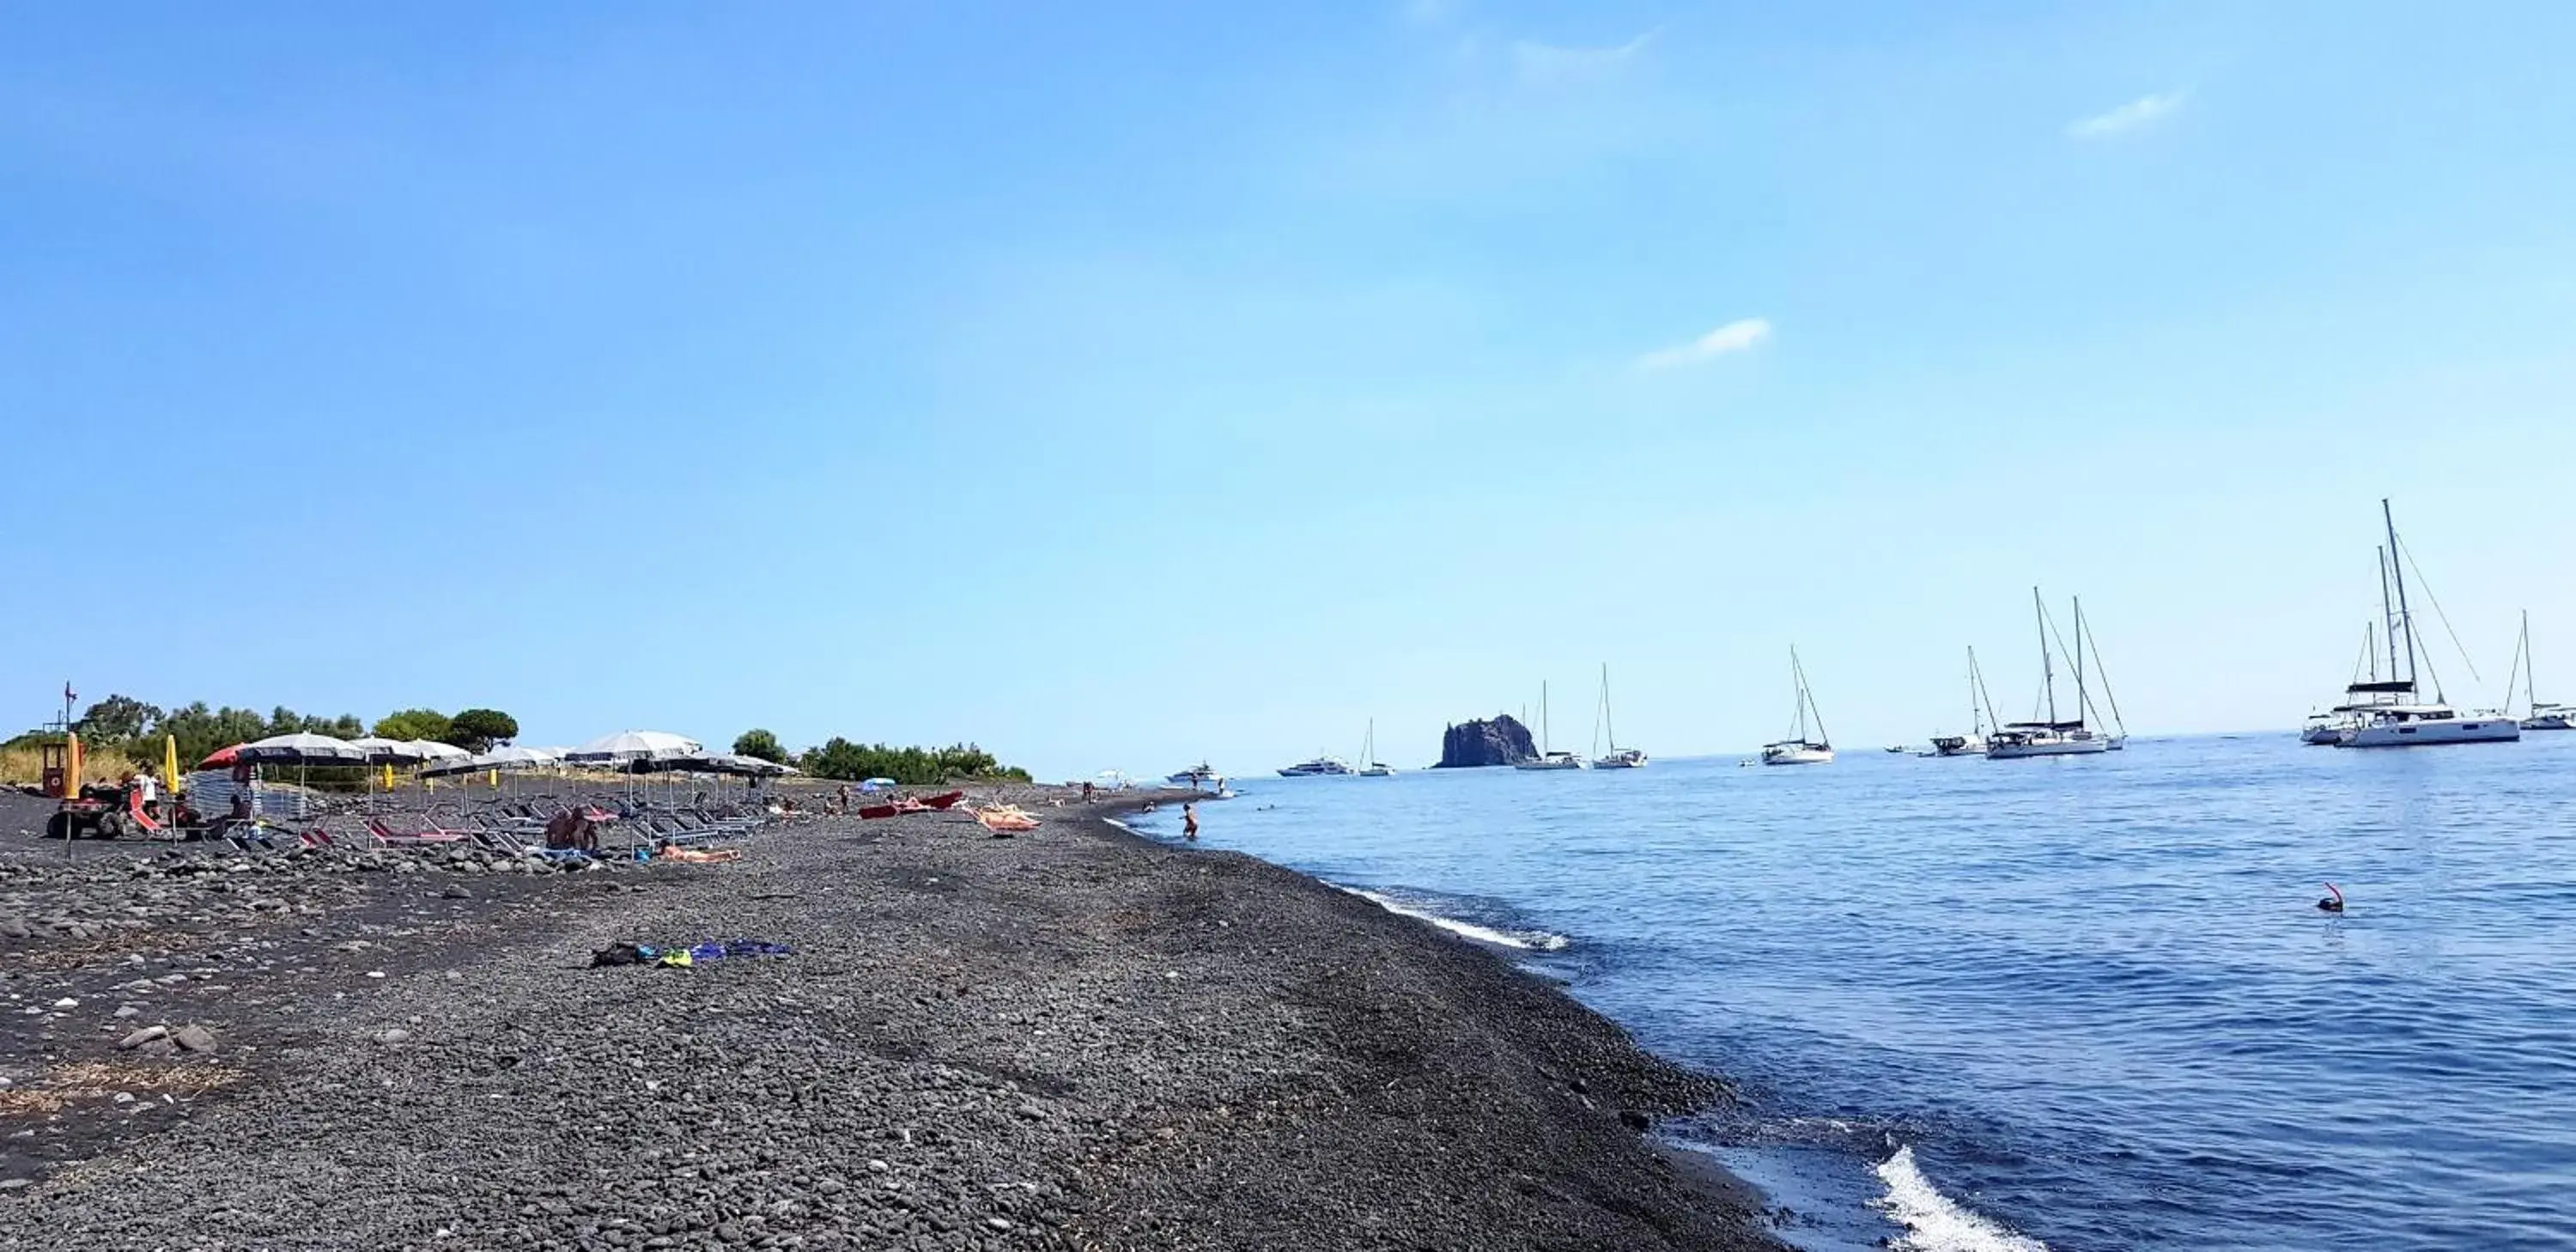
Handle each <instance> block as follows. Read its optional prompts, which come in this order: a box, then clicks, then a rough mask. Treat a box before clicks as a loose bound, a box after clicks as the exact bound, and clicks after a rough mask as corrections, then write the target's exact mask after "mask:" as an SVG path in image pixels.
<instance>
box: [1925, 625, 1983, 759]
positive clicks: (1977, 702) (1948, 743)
mask: <svg viewBox="0 0 2576 1252" xmlns="http://www.w3.org/2000/svg"><path fill="white" fill-rule="evenodd" d="M1985 690H1986V679H1985V676H1984V675H1982V674H1979V673H1978V672H1977V650H1976V649H1975V648H1970V649H1968V727H1969V730H1968V733H1967V734H1964V735H1934V736H1932V751H1931V752H1930V753H1928V754H1927V755H1930V756H1984V755H1985V754H1986V712H1985V698H1984V697H1985Z"/></svg>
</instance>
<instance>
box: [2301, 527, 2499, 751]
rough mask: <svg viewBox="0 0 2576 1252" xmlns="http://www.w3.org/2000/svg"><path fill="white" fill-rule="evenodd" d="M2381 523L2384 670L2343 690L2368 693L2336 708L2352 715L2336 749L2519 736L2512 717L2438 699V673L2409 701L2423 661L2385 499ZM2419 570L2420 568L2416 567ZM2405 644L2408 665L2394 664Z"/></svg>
mask: <svg viewBox="0 0 2576 1252" xmlns="http://www.w3.org/2000/svg"><path fill="white" fill-rule="evenodd" d="M2379 517H2380V521H2381V522H2382V523H2384V524H2385V525H2386V526H2387V528H2388V555H2387V559H2386V560H2384V561H2382V562H2381V563H2380V576H2379V580H2380V581H2379V597H2380V611H2381V612H2382V613H2384V614H2386V615H2387V618H2388V672H2389V677H2388V678H2387V679H2386V680H2384V681H2380V682H2369V683H2354V684H2353V685H2352V686H2350V687H2347V688H2345V692H2346V694H2348V695H2364V696H2369V697H2370V699H2369V700H2367V701H2352V702H2349V703H2346V704H2345V705H2343V706H2342V707H2340V708H2338V709H2336V710H2335V711H2336V712H2338V713H2349V714H2351V715H2352V716H2353V719H2354V721H2353V726H2352V729H2351V731H2350V732H2349V733H2347V734H2345V735H2344V736H2343V737H2342V738H2340V739H2337V740H2335V746H2336V747H2338V748H2412V747H2423V746H2429V745H2432V744H2441V743H2510V742H2512V741H2514V740H2517V739H2520V738H2522V725H2521V723H2519V722H2516V721H2515V720H2514V719H2512V718H2510V717H2505V716H2502V715H2496V716H2470V717H2462V716H2460V711H2459V710H2458V709H2455V708H2453V707H2451V704H2450V702H2449V701H2447V700H2445V699H2443V697H2442V680H2441V676H2440V675H2435V676H2434V678H2433V699H2432V700H2431V702H2429V703H2415V702H2410V699H2411V698H2416V697H2421V696H2422V694H2423V690H2422V688H2421V687H2420V686H2418V684H2417V677H2418V675H2419V673H2420V672H2421V664H2422V663H2421V660H2420V658H2419V657H2418V655H2417V650H2416V643H2417V640H2416V638H2415V614H2414V611H2413V610H2412V609H2411V608H2410V607H2409V606H2408V604H2407V602H2406V549H2405V548H2404V547H2402V546H2400V545H2399V543H2398V542H2397V515H2396V513H2395V512H2394V511H2393V510H2391V509H2390V508H2389V507H2388V501H2387V500H2385V499H2383V500H2381V501H2380V502H2379ZM2419 572H2420V571H2419ZM2392 582H2393V584H2394V589H2395V593H2396V596H2397V599H2396V602H2395V604H2394V606H2392V605H2391V604H2390V602H2389V599H2388V596H2389V593H2390V590H2391V584H2392ZM2401 643H2402V644H2404V645H2405V655H2406V668H2405V669H2404V671H2403V672H2402V673H2401V672H2400V671H2399V669H2398V667H2397V657H2398V646H2399V645H2400V644H2401Z"/></svg>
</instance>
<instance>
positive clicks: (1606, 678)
mask: <svg viewBox="0 0 2576 1252" xmlns="http://www.w3.org/2000/svg"><path fill="white" fill-rule="evenodd" d="M1601 726H1602V729H1604V730H1606V731H1608V732H1609V733H1610V750H1611V751H1613V752H1616V751H1618V750H1619V723H1618V722H1617V721H1615V720H1613V719H1612V718H1611V716H1610V663H1609V662H1608V661H1603V662H1602V663H1601Z"/></svg>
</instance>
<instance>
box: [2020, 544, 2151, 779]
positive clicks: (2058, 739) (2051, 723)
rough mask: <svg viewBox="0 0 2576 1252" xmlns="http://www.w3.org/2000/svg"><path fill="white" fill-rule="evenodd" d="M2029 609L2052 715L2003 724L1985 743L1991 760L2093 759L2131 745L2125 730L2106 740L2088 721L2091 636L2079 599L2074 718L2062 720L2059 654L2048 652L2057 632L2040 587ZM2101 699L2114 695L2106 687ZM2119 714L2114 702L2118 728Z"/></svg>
mask: <svg viewBox="0 0 2576 1252" xmlns="http://www.w3.org/2000/svg"><path fill="white" fill-rule="evenodd" d="M2030 608H2031V615H2032V616H2033V617H2034V618H2036V619H2037V620H2038V623H2039V675H2040V691H2041V701H2042V705H2043V707H2044V709H2045V710H2046V714H2047V716H2046V717H2045V718H2044V719H2042V720H2039V721H2029V722H2008V723H2006V724H2004V726H2003V727H2001V728H2000V729H1998V730H1996V731H1995V733H1994V734H1993V736H1991V737H1990V738H1988V739H1987V740H1986V759H1988V760H1992V761H2015V760H2021V759H2024V758H2027V757H2034V756H2090V755H2092V754H2094V753H2097V752H2112V751H2116V750H2118V749H2119V748H2120V747H2122V746H2123V745H2124V744H2126V743H2127V742H2128V735H2127V733H2126V731H2125V728H2124V729H2123V730H2122V732H2121V733H2116V734H2108V735H2106V734H2103V733H2101V732H2099V731H2097V730H2094V729H2093V728H2092V726H2091V725H2090V724H2089V723H2088V722H2087V721H2086V718H2085V715H2086V714H2087V713H2089V712H2091V711H2092V708H2093V700H2092V695H2091V693H2090V692H2089V691H2088V690H2087V689H2086V687H2085V682H2084V651H2085V646H2086V643H2087V641H2088V639H2089V638H2090V636H2091V631H2090V630H2088V629H2087V628H2086V626H2085V623H2084V602H2083V601H2082V600H2080V599H2079V600H2077V601H2075V647H2074V648H2073V649H2072V650H2071V651H2072V655H2073V656H2074V659H2075V716H2074V717H2072V718H2063V719H2061V718H2060V717H2058V715H2057V712H2058V710H2057V667H2056V659H2055V658H2056V652H2055V651H2054V650H2053V649H2051V648H2050V647H2049V640H2050V638H2051V637H2052V636H2053V635H2055V634H2056V631H2055V629H2054V628H2053V627H2052V626H2051V625H2050V624H2049V620H2048V606H2047V605H2045V604H2043V603H2042V602H2041V601H2040V598H2039V588H2037V587H2033V588H2031V589H2030ZM2060 646H2063V645H2062V644H2061V645H2060ZM2095 660H2096V661H2097V662H2098V661H2099V660H2100V657H2099V656H2098V655H2097V656H2096V657H2095ZM2096 668H2097V669H2098V666H2097V667H2096ZM2102 694H2103V696H2104V697H2105V698H2106V699H2107V698H2109V696H2110V687H2109V685H2108V684H2107V683H2106V684H2105V685H2104V687H2103V689H2102ZM2119 712H2120V707H2119V702H2118V701H2117V700H2113V701H2111V717H2112V722H2113V724H2114V725H2117V724H2118V723H2119Z"/></svg>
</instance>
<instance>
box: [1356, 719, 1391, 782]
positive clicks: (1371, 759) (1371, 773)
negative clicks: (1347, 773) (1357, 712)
mask: <svg viewBox="0 0 2576 1252" xmlns="http://www.w3.org/2000/svg"><path fill="white" fill-rule="evenodd" d="M1394 776H1395V767H1394V766H1392V765H1389V764H1387V763H1386V762H1384V761H1381V760H1379V759H1377V719H1376V718H1374V717H1372V718H1370V719H1369V724H1368V737H1367V738H1365V739H1362V740H1360V777H1362V778H1392V777H1394Z"/></svg>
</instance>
